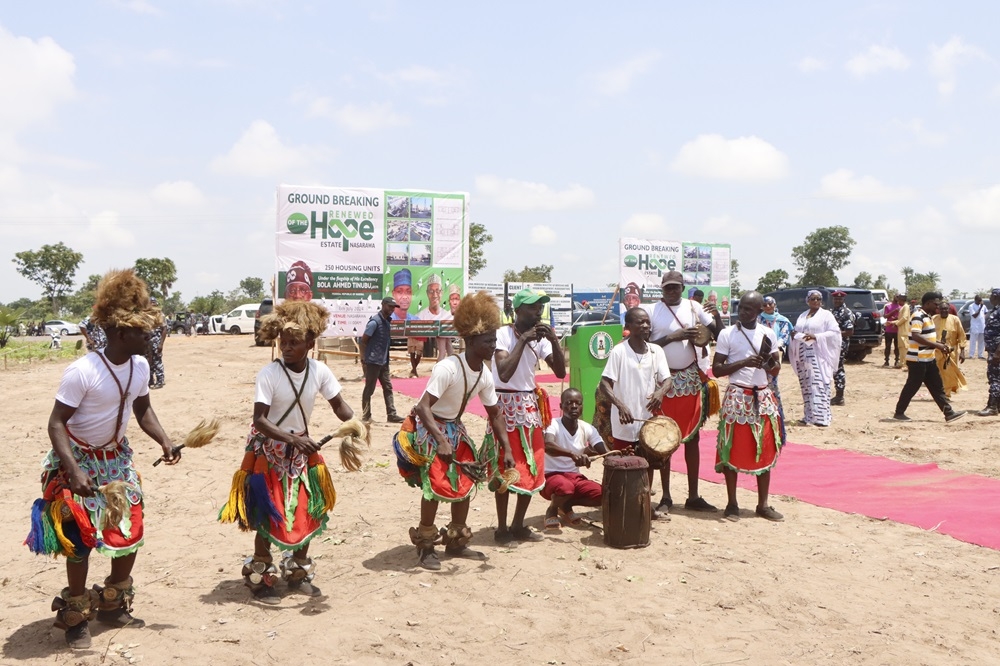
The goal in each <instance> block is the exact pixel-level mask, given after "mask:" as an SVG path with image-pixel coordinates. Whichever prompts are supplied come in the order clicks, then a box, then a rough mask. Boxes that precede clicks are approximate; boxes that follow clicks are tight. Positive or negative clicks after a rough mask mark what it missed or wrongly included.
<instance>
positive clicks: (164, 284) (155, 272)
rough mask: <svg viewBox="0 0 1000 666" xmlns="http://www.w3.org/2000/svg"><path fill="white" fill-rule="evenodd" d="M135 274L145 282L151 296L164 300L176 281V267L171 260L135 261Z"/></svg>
mask: <svg viewBox="0 0 1000 666" xmlns="http://www.w3.org/2000/svg"><path fill="white" fill-rule="evenodd" d="M135 274H136V275H138V276H139V277H141V278H142V279H143V280H145V282H146V286H148V287H149V293H150V295H151V296H153V297H155V298H159V299H165V298H167V297H168V296H169V295H170V289H171V288H173V286H174V282H176V281H177V266H175V265H174V262H173V260H172V259H166V258H164V259H136V260H135Z"/></svg>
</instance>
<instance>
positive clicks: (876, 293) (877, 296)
mask: <svg viewBox="0 0 1000 666" xmlns="http://www.w3.org/2000/svg"><path fill="white" fill-rule="evenodd" d="M871 292H872V298H873V299H874V300H875V302H876V303H878V302H879V301H888V300H889V292H887V291H886V290H885V289H872V290H871Z"/></svg>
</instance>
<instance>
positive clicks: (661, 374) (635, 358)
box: [601, 340, 670, 442]
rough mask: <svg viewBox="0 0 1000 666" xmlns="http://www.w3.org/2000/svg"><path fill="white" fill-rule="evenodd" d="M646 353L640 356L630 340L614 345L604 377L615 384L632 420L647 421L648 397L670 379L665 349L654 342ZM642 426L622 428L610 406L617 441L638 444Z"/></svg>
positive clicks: (605, 367) (602, 374)
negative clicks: (630, 344) (630, 343)
mask: <svg viewBox="0 0 1000 666" xmlns="http://www.w3.org/2000/svg"><path fill="white" fill-rule="evenodd" d="M646 347H647V350H646V353H645V354H637V353H636V352H635V351H633V350H632V348H631V347H630V346H629V344H628V341H627V340H623V341H622V342H619V343H618V344H617V345H615V347H614V349H612V350H611V355H610V356H608V363H607V365H605V366H604V372H603V373H601V376H602V377H607V378H608V379H610V380H611V381H613V382H614V383H615V389H614V390H615V395H616V396H617V397H618V399H619V400H621V401H622V402H623V403H624V404H625V405H626V406H627V407H628V408H629V411H631V412H632V417H633V418H637V419H648V418H650V417H651V416H652V415H653V414H652V413H651V412H650V411H649V410H648V409H646V403H647V402H649V397H650V396H651V395H653V392H654V391H655V390H656V387H657V385H658V384H660V383H661V382H664V381H666V380H667V379H669V378H670V367H669V366H668V365H667V359H666V356H664V354H663V349H662V348H661V347H660V346H658V345H654V344H652V343H650V344H647V345H646ZM642 426H643V424H642V423H637V422H634V423H630V424H629V425H623V424H622V423H621V420H620V418H619V416H618V407H616V406H614V405H612V406H611V434H612V435H614V436H615V438H616V439H621V440H624V441H627V442H635V441H637V440H638V439H639V428H641V427H642Z"/></svg>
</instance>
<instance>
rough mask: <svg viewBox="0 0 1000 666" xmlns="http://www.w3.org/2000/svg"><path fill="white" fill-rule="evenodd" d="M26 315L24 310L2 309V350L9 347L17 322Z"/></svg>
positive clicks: (0, 347) (0, 340) (0, 338)
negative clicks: (8, 343)
mask: <svg viewBox="0 0 1000 666" xmlns="http://www.w3.org/2000/svg"><path fill="white" fill-rule="evenodd" d="M23 314H24V311H23V310H13V309H11V308H0V349H3V348H4V347H6V346H7V342H8V341H9V340H10V336H11V335H12V334H13V333H14V328H15V327H16V326H17V322H18V321H19V320H20V319H21V315H23Z"/></svg>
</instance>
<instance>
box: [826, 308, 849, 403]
mask: <svg viewBox="0 0 1000 666" xmlns="http://www.w3.org/2000/svg"><path fill="white" fill-rule="evenodd" d="M830 296H832V297H833V309H832V310H831V311H830V313H831V314H832V315H833V318H834V319H836V320H837V325H838V326H840V335H841V338H842V339H841V341H840V363H838V364H837V372H835V373H834V374H833V385H834V387H835V388H836V389H837V393H836V394H835V395H834V396H833V397H832V398H830V404H831V405H840V406H843V404H844V389H845V388H846V387H847V373H846V372H844V361H846V360H847V349H848V348H849V347H850V346H851V336H852V335H854V312H852V311H851V309H850V308H849V307H847V305H846V304H845V303H844V298H845V297H846V296H847V293H845V292H843V291H840V290H837V291H835V292H833V293H832V294H830Z"/></svg>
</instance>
